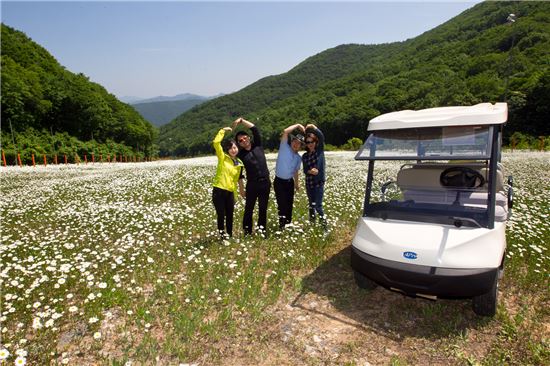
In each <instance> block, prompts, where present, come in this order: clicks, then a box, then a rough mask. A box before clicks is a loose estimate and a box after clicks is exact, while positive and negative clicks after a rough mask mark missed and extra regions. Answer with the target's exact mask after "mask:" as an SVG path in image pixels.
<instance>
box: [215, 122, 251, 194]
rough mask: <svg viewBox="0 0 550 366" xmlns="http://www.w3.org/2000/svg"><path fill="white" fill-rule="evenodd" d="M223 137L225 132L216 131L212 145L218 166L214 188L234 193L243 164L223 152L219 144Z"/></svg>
mask: <svg viewBox="0 0 550 366" xmlns="http://www.w3.org/2000/svg"><path fill="white" fill-rule="evenodd" d="M224 135H225V130H223V129H221V130H219V131H218V134H217V135H216V137H214V141H212V145H213V146H214V150H216V156H217V157H218V166H217V168H216V176H215V177H214V183H213V186H214V187H218V188H221V189H225V190H226V191H230V192H236V191H237V182H238V181H239V178H241V177H242V169H243V166H244V164H243V162H242V161H241V159H239V158H237V157H235V159H236V160H235V161H234V160H233V159H232V158H231V157H230V156H229V155H228V154H226V153H224V152H223V149H222V145H221V142H222V140H223V137H224Z"/></svg>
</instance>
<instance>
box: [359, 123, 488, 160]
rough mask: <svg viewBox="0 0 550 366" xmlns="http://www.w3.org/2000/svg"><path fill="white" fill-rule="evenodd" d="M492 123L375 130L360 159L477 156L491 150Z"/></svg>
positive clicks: (435, 158)
mask: <svg viewBox="0 0 550 366" xmlns="http://www.w3.org/2000/svg"><path fill="white" fill-rule="evenodd" d="M492 128H493V127H492V126H487V125H480V126H448V127H427V128H407V129H394V130H380V131H372V133H371V134H370V136H369V137H368V138H367V140H366V141H365V143H364V145H363V146H362V148H361V149H360V150H359V152H358V153H357V155H356V157H355V158H356V159H357V160H377V159H383V160H405V159H411V160H442V159H446V160H459V159H468V160H478V159H488V158H489V157H490V154H491V138H490V136H492Z"/></svg>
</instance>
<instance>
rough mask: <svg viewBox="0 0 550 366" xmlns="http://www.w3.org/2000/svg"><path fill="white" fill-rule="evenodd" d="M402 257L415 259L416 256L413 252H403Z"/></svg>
mask: <svg viewBox="0 0 550 366" xmlns="http://www.w3.org/2000/svg"><path fill="white" fill-rule="evenodd" d="M403 257H405V258H407V259H416V258H417V257H418V256H417V255H416V253H415V252H403Z"/></svg>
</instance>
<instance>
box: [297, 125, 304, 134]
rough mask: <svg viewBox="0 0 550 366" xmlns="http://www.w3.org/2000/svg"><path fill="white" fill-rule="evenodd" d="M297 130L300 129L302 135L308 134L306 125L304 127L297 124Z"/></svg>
mask: <svg viewBox="0 0 550 366" xmlns="http://www.w3.org/2000/svg"><path fill="white" fill-rule="evenodd" d="M296 128H297V129H299V130H300V131H302V133H306V129H305V127H304V125H302V124H300V123H297V124H296Z"/></svg>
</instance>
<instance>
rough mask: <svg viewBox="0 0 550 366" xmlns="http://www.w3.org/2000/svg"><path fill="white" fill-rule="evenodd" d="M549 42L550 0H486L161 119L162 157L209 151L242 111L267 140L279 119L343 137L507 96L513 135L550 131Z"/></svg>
mask: <svg viewBox="0 0 550 366" xmlns="http://www.w3.org/2000/svg"><path fill="white" fill-rule="evenodd" d="M510 13H514V14H516V16H517V21H516V22H515V23H514V24H509V23H507V21H506V19H507V17H508V15H509V14H510ZM548 50H550V3H546V2H485V3H481V4H478V5H476V6H474V7H472V8H471V9H469V10H467V11H465V12H463V13H462V14H460V15H458V16H457V17H455V18H453V19H451V20H450V21H448V22H446V23H444V24H442V25H440V26H439V27H437V28H435V29H433V30H430V31H428V32H426V33H424V34H422V35H420V36H418V37H416V38H413V39H409V40H407V41H404V42H396V43H391V44H382V45H355V44H352V45H341V46H338V47H335V48H333V49H329V50H326V51H324V52H322V53H319V54H317V55H315V56H312V57H310V58H308V59H306V60H305V61H303V62H302V63H300V64H299V65H297V66H296V67H295V68H293V69H292V70H290V71H289V72H287V73H285V74H282V75H278V76H269V77H266V78H263V79H261V80H258V81H257V82H255V83H253V84H251V85H249V86H248V87H246V88H244V89H242V90H240V91H239V92H237V93H233V94H230V95H226V96H223V97H220V98H217V99H215V100H212V101H209V102H206V103H204V104H201V105H200V106H198V107H195V108H193V109H192V110H190V111H188V112H186V113H184V114H183V115H181V116H179V117H178V118H176V119H175V120H174V121H172V122H171V123H169V124H167V125H164V126H162V127H161V129H160V135H159V146H160V150H161V155H194V154H200V153H209V152H211V146H210V141H211V139H212V137H213V136H214V133H215V131H217V129H219V128H220V127H221V126H224V125H228V124H229V123H230V122H231V121H232V120H233V119H234V118H236V117H238V116H241V115H242V116H245V117H246V118H247V119H249V120H251V121H255V122H256V123H257V124H258V126H259V127H261V130H262V133H263V135H264V139H265V140H266V143H267V146H268V147H270V148H273V147H276V146H277V144H278V135H279V133H280V131H281V130H282V128H283V127H285V126H287V125H289V124H290V123H295V122H304V123H306V122H309V121H314V122H316V123H317V124H318V125H319V126H320V127H321V128H322V129H323V130H324V131H325V134H326V136H327V142H328V143H330V144H334V145H341V144H343V143H344V142H346V141H347V140H348V139H349V138H351V137H354V136H355V137H359V138H365V135H366V127H367V124H368V121H369V120H370V119H372V118H373V117H375V116H377V115H379V114H380V113H386V112H390V111H394V110H399V109H420V108H430V107H436V106H446V105H471V104H476V103H479V102H497V101H503V100H507V101H508V103H509V109H510V119H509V124H508V126H507V127H506V129H505V131H506V133H507V136H510V134H511V133H512V132H516V131H517V132H522V133H525V134H529V135H532V136H539V135H549V127H548V124H547V121H548V120H549V119H550V113H549V110H548V108H549V107H548V101H549V100H550V95H549V94H550V93H549V92H550V71H549V69H550V53H549V51H548ZM506 85H507V87H506Z"/></svg>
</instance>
